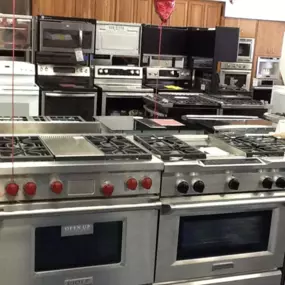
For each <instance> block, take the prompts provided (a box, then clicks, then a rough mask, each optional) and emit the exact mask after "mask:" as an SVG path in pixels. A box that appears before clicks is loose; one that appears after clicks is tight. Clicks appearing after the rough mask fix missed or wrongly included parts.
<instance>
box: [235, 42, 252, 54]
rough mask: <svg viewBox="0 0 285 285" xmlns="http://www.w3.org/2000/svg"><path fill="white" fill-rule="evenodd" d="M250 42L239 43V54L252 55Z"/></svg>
mask: <svg viewBox="0 0 285 285" xmlns="http://www.w3.org/2000/svg"><path fill="white" fill-rule="evenodd" d="M250 48H251V45H250V44H239V48H238V55H239V56H250Z"/></svg>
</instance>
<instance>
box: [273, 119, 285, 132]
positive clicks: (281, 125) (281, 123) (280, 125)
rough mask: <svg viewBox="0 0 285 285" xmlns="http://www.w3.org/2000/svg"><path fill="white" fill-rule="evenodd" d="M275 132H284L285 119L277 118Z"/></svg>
mask: <svg viewBox="0 0 285 285" xmlns="http://www.w3.org/2000/svg"><path fill="white" fill-rule="evenodd" d="M275 133H276V134H280V133H285V120H279V122H278V124H277V127H276V130H275Z"/></svg>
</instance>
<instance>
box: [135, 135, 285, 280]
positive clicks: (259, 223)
mask: <svg viewBox="0 0 285 285" xmlns="http://www.w3.org/2000/svg"><path fill="white" fill-rule="evenodd" d="M135 139H136V140H137V141H138V142H140V143H141V144H142V145H143V146H144V147H145V148H147V149H149V150H150V151H152V153H153V154H155V155H157V156H158V157H159V158H161V159H162V160H164V172H163V176H162V185H161V202H162V211H161V215H160V221H159V230H158V244H157V263H156V272H155V281H156V282H171V281H173V282H174V281H176V282H177V281H183V280H184V282H185V280H189V281H188V282H189V283H185V284H260V282H263V283H261V284H276V285H277V284H279V282H280V271H278V270H277V269H278V268H281V267H282V266H283V259H284V252H285V244H284V242H283V241H284V238H285V230H284V227H283V223H284V222H285V207H284V201H285V191H284V189H285V172H284V161H285V160H284V152H285V141H284V140H280V139H275V138H272V137H269V136H239V137H231V136H226V135H221V136H215V135H210V136H195V135H193V136H191V135H175V136H159V135H158V136H155V135H149V136H135ZM258 272H259V273H260V274H257V275H252V274H253V273H258ZM234 276H235V277H234ZM223 278H224V279H223ZM243 279H245V280H247V281H242V280H243ZM199 282H200V283H199ZM243 282H245V283H243ZM174 283H175V282H174Z"/></svg>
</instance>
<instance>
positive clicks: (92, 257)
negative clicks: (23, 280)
mask: <svg viewBox="0 0 285 285" xmlns="http://www.w3.org/2000/svg"><path fill="white" fill-rule="evenodd" d="M122 229H123V222H122V221H112V222H101V223H94V224H88V225H80V226H65V227H62V226H50V227H40V228H36V230H35V253H36V255H35V272H41V271H52V270H62V269H71V268H78V267H90V266H98V265H106V264H116V263H120V262H121V252H122Z"/></svg>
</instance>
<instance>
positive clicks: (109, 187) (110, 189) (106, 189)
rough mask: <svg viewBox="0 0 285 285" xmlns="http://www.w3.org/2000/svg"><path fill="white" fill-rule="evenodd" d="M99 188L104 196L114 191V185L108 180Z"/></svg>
mask: <svg viewBox="0 0 285 285" xmlns="http://www.w3.org/2000/svg"><path fill="white" fill-rule="evenodd" d="M101 190H102V193H103V195H104V196H106V197H110V196H112V194H113V192H114V185H113V184H111V183H109V182H106V183H105V184H103V185H102V188H101Z"/></svg>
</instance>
